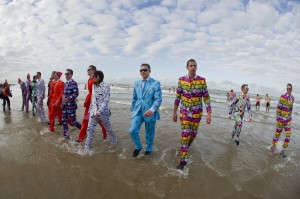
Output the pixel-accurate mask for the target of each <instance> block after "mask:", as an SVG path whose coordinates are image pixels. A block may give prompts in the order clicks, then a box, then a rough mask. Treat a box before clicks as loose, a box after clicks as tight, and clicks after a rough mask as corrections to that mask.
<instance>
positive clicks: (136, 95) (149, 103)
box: [131, 77, 162, 122]
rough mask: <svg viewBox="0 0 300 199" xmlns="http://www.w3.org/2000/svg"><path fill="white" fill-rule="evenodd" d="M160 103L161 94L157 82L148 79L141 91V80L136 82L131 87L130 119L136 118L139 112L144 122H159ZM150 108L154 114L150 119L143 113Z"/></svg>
mask: <svg viewBox="0 0 300 199" xmlns="http://www.w3.org/2000/svg"><path fill="white" fill-rule="evenodd" d="M161 102H162V93H161V88H160V82H159V81H156V80H155V79H153V78H151V77H150V78H149V79H148V81H147V83H146V85H145V88H144V89H142V80H138V81H136V82H135V83H134V87H133V96H132V103H131V118H133V117H134V116H136V115H137V114H138V112H139V111H140V110H141V111H142V114H143V117H144V120H145V121H147V122H149V121H156V120H159V119H160V115H159V107H160V105H161ZM150 108H152V109H153V110H154V113H153V114H152V116H151V117H145V116H144V114H145V112H146V111H147V110H149V109H150Z"/></svg>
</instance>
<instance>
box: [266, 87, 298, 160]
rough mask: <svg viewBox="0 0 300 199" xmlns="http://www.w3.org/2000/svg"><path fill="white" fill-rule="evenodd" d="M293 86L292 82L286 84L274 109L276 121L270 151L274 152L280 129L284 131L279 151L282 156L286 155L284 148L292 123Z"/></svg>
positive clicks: (286, 144) (289, 136)
mask: <svg viewBox="0 0 300 199" xmlns="http://www.w3.org/2000/svg"><path fill="white" fill-rule="evenodd" d="M292 90H293V86H292V84H290V83H289V84H287V86H286V91H287V92H286V93H284V94H282V95H281V96H280V98H279V102H278V105H277V109H276V121H277V128H276V133H275V135H274V138H273V141H272V147H271V151H272V152H273V153H274V152H275V149H276V144H277V142H278V140H279V137H280V134H281V132H282V130H283V129H284V131H285V139H284V143H283V145H282V147H283V150H282V151H281V152H280V154H281V155H282V157H286V155H285V152H284V151H285V149H286V148H287V147H288V146H289V143H290V138H291V123H292V112H293V104H294V96H293V95H292Z"/></svg>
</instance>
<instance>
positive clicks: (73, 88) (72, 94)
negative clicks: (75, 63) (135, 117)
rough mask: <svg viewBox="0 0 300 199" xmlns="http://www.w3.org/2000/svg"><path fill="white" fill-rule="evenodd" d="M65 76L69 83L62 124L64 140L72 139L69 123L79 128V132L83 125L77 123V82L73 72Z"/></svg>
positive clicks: (68, 70) (66, 84) (66, 88)
mask: <svg viewBox="0 0 300 199" xmlns="http://www.w3.org/2000/svg"><path fill="white" fill-rule="evenodd" d="M65 76H66V80H67V81H66V82H65V86H64V95H63V103H62V105H63V108H62V122H63V127H64V138H65V139H70V136H69V133H68V123H69V124H70V125H71V126H75V127H77V128H78V129H79V130H80V129H81V124H80V123H79V122H77V121H76V109H77V103H76V98H77V97H78V95H79V92H78V85H77V82H75V81H74V80H73V79H72V76H73V70H71V69H67V70H66V73H65Z"/></svg>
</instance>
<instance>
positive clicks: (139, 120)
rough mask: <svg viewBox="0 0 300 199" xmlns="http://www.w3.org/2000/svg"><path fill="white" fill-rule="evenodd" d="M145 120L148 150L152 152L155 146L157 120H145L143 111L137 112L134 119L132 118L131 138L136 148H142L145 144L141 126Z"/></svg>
mask: <svg viewBox="0 0 300 199" xmlns="http://www.w3.org/2000/svg"><path fill="white" fill-rule="evenodd" d="M143 122H145V129H146V133H145V134H146V135H145V136H146V151H149V152H151V151H152V148H153V141H154V135H155V124H156V121H149V122H147V121H145V120H144V117H143V114H142V111H139V112H138V114H136V115H135V116H134V117H133V118H132V119H131V124H130V129H129V133H130V135H131V139H132V141H133V143H134V145H135V149H139V150H140V149H142V148H143V146H142V144H141V141H140V136H139V133H140V129H141V126H142V124H143Z"/></svg>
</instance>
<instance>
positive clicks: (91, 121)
mask: <svg viewBox="0 0 300 199" xmlns="http://www.w3.org/2000/svg"><path fill="white" fill-rule="evenodd" d="M186 69H187V71H188V74H187V75H185V76H182V77H180V78H179V80H178V87H177V89H176V97H175V101H174V109H173V121H174V122H177V121H178V118H179V120H180V125H181V139H180V143H181V158H180V161H179V163H178V166H177V168H178V169H180V170H183V169H184V167H185V165H186V164H187V161H188V151H189V148H190V146H191V144H192V143H193V141H194V139H195V138H196V136H197V133H198V128H199V125H200V121H201V118H202V115H203V109H204V108H205V109H206V112H207V115H206V123H207V124H210V123H211V114H212V107H211V103H210V95H209V92H208V88H207V84H206V80H205V78H204V77H201V76H198V75H197V73H196V72H197V62H196V61H195V60H194V59H190V60H188V61H187V65H186ZM139 70H140V75H141V79H140V80H138V81H136V82H135V83H134V86H133V97H132V103H131V107H130V111H131V123H130V128H129V133H130V136H131V139H132V141H133V143H134V150H133V153H132V156H133V157H137V156H138V155H139V154H140V151H141V150H142V149H143V145H142V143H141V141H140V137H139V132H140V128H141V126H142V124H143V123H145V129H146V132H145V134H146V146H145V151H144V155H146V156H148V155H150V154H151V153H152V149H153V143H154V136H155V126H156V121H157V120H159V119H160V114H159V108H160V105H161V103H162V91H161V85H160V82H159V81H157V80H155V79H153V78H152V77H150V73H151V67H150V65H149V64H146V63H144V64H141V66H140V68H139ZM62 74H63V73H62V72H59V71H53V72H52V75H51V78H50V81H49V83H48V101H47V105H48V117H49V131H50V132H54V131H55V129H54V123H55V118H58V122H59V124H62V125H63V136H64V138H65V139H70V136H69V133H68V125H71V126H75V127H77V128H78V129H79V130H80V132H79V134H78V137H77V139H76V141H77V142H79V143H83V142H84V139H85V137H86V140H85V143H84V149H85V150H86V151H90V150H92V148H93V145H92V142H93V137H94V132H95V128H96V126H97V124H99V125H100V127H101V129H102V136H103V139H104V140H106V139H108V140H109V141H110V142H111V144H112V145H115V144H117V143H118V141H117V137H116V134H115V132H114V131H113V128H112V124H111V122H110V116H111V111H110V109H109V106H108V104H109V100H110V85H109V84H107V83H105V82H104V81H103V80H104V74H103V72H102V71H99V70H97V68H96V67H95V66H93V65H90V66H89V67H88V69H87V74H88V76H89V80H88V84H87V87H88V94H87V96H86V99H85V102H84V108H85V112H84V117H83V120H82V122H81V123H79V122H78V121H77V119H76V110H77V97H78V95H79V89H78V85H77V82H76V81H75V80H74V79H72V76H73V71H72V70H71V69H67V70H66V72H65V78H66V81H65V82H63V81H62V80H61V76H62ZM18 82H19V84H20V87H21V89H22V96H23V104H22V110H23V111H26V112H29V108H28V107H29V101H31V102H32V114H33V115H35V112H34V110H36V112H37V114H38V117H39V120H41V121H44V122H46V116H45V111H44V108H43V100H44V98H45V82H44V80H43V79H42V78H41V73H40V72H37V74H36V75H35V76H34V77H33V80H32V81H30V75H29V74H28V75H27V81H26V82H23V81H22V80H21V79H19V80H18ZM248 91H249V87H248V85H247V84H243V85H242V87H241V93H240V95H234V96H233V97H232V99H231V103H230V110H229V115H228V117H229V118H231V117H234V120H235V122H234V127H233V131H232V133H231V137H230V138H231V139H232V140H234V142H235V143H236V145H239V143H240V142H239V138H240V134H241V129H242V125H243V119H244V114H245V111H246V110H247V111H248V113H249V118H250V119H249V121H250V122H251V121H252V111H251V103H250V98H249V96H248V95H247V94H248ZM291 92H292V85H291V84H288V85H287V92H286V93H285V94H283V95H282V96H281V97H280V100H279V103H278V106H277V111H276V114H277V119H276V120H277V129H276V133H275V135H274V138H273V141H272V147H271V151H272V152H273V153H274V152H275V150H276V144H277V142H278V139H279V136H280V134H281V132H282V130H283V129H284V130H285V131H286V138H285V140H284V144H283V148H284V149H285V148H287V147H288V144H289V141H290V136H291V121H292V117H291V114H292V110H293V103H294V97H293V96H292V94H291ZM203 102H204V105H205V107H203ZM4 106H5V105H4ZM178 108H179V117H178V115H177V112H178ZM281 154H282V155H283V156H285V154H284V150H283V151H282V152H281Z"/></svg>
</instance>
